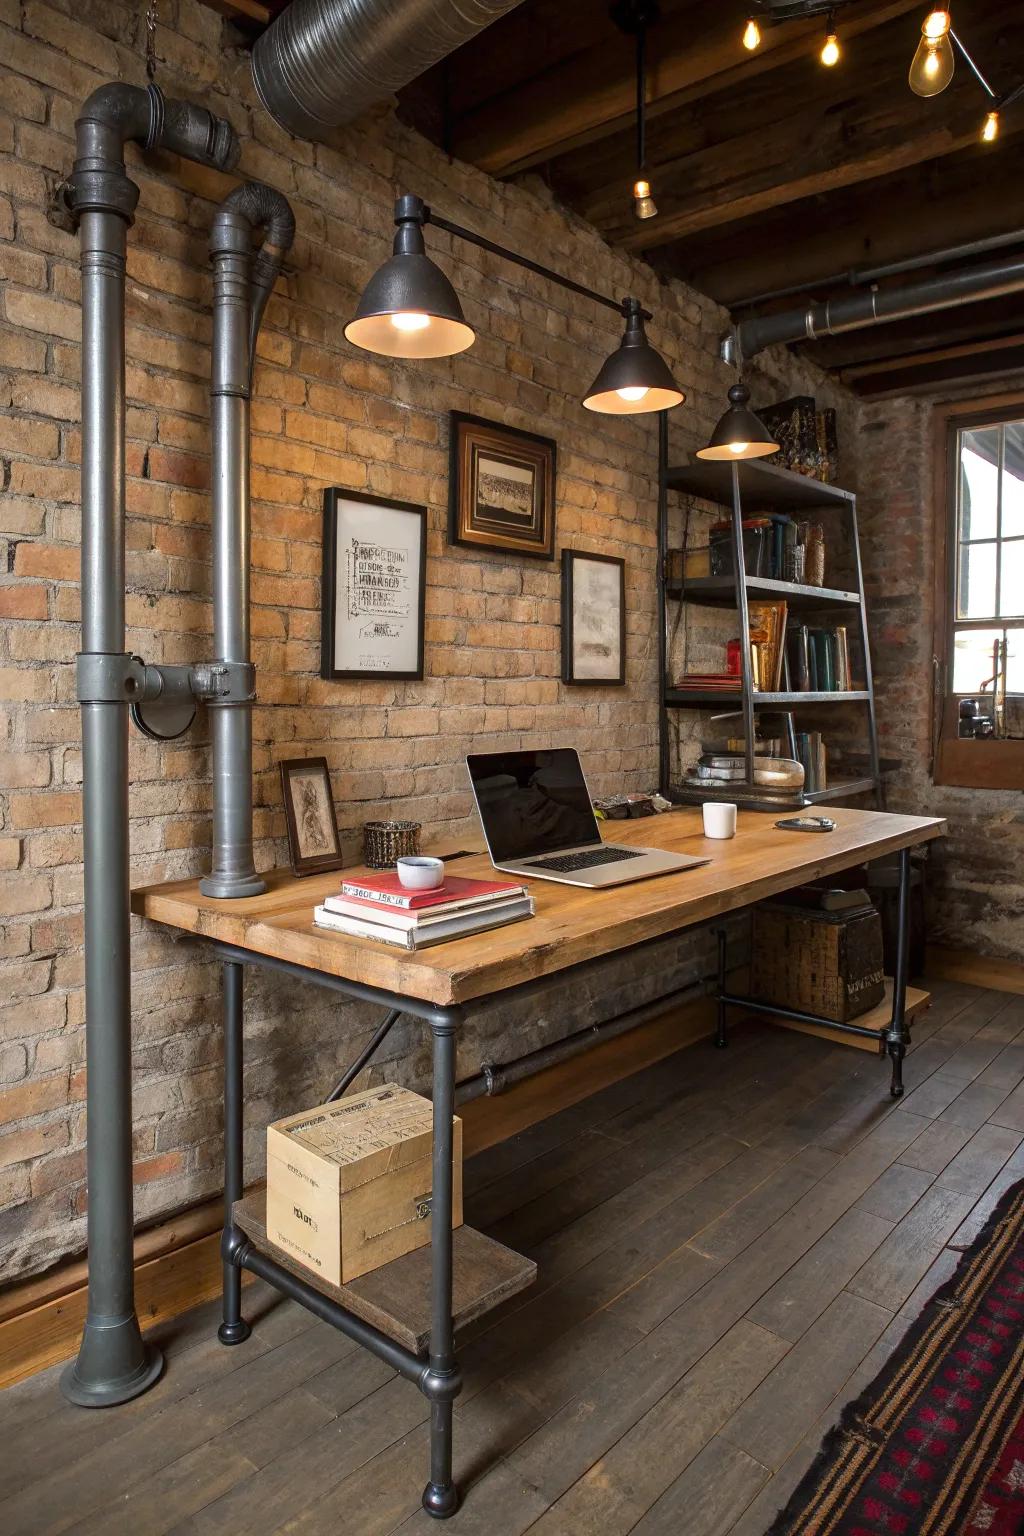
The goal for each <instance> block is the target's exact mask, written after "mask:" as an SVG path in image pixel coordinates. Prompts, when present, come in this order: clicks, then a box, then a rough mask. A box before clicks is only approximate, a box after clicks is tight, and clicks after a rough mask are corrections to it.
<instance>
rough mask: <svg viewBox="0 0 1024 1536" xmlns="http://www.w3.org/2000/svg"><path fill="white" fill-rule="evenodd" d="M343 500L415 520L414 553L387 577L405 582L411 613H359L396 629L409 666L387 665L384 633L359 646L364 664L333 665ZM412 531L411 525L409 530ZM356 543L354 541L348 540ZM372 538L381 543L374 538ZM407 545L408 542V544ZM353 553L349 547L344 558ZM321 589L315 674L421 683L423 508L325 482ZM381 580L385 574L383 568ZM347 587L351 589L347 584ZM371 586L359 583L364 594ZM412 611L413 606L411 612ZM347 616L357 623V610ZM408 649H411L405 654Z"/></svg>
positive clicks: (424, 572) (424, 577) (424, 563)
mask: <svg viewBox="0 0 1024 1536" xmlns="http://www.w3.org/2000/svg"><path fill="white" fill-rule="evenodd" d="M345 503H354V504H356V505H357V506H360V507H372V508H374V509H375V510H376V511H378V512H382V513H401V514H404V515H406V516H408V517H409V518H410V519H413V520H414V522H415V541H416V546H417V547H416V552H415V553H414V554H413V555H412V557H411V559H410V560H409V561H408V569H407V570H406V571H405V573H404V574H403V575H401V576H396V573H395V570H394V568H393V567H392V569H391V571H390V574H388V575H387V577H386V579H398V580H400V581H401V582H404V583H406V584H407V586H408V591H409V594H410V613H409V614H401V615H399V614H396V613H394V612H388V611H387V610H386V609H385V608H382V609H381V611H380V612H379V613H378V614H377V615H376V619H375V618H374V615H373V614H372V613H369V612H367V613H365V614H364V615H362V616H361V617H363V618H364V619H365V620H366V621H367V623H368V624H374V623H376V624H378V625H385V624H390V625H391V626H392V627H393V628H395V629H397V630H400V631H401V647H400V649H401V653H402V654H403V655H405V656H406V657H407V658H408V659H411V660H412V662H413V664H412V665H411V666H402V665H396V666H390V665H388V664H387V650H388V646H389V639H388V637H387V636H386V635H384V634H383V633H381V634H379V635H377V636H374V637H371V638H368V640H367V648H366V650H365V651H364V653H363V655H364V665H362V666H358V665H353V666H339V665H338V664H337V660H336V658H337V651H338V620H339V612H338V606H339V605H338V575H339V567H340V565H341V561H340V560H339V545H340V542H341V541H340V538H339V534H340V531H341V527H342V518H343V516H344V508H345ZM410 531H412V529H410ZM353 542H354V543H355V541H353ZM373 542H380V541H379V539H377V540H374V541H373ZM410 548H411V546H410ZM351 557H352V552H351V551H350V555H349V557H347V558H351ZM321 572H322V577H321V589H320V676H321V677H322V678H324V679H326V680H327V681H329V682H334V681H346V680H358V679H372V678H378V679H379V678H390V679H392V680H393V681H396V682H420V681H422V678H423V638H424V616H425V607H426V589H427V509H426V507H423V506H418V505H417V504H416V503H415V502H411V501H393V500H391V499H390V498H389V497H386V496H371V495H367V494H366V493H365V492H362V491H349V490H346V489H345V488H344V487H342V486H330V487H329V488H328V489H327V490H326V491H324V523H323V551H322V566H321ZM382 579H385V576H384V574H383V573H382ZM350 590H351V589H350ZM369 592H370V589H369V588H368V587H364V595H365V596H369ZM413 610H414V611H413ZM342 617H343V618H344V619H347V623H348V626H349V628H350V629H351V628H352V627H353V626H355V625H357V624H358V621H359V617H360V616H359V615H354V614H353V613H352V611H351V608H350V611H349V613H348V614H347V615H343V616H342ZM410 618H411V625H412V645H411V646H410V643H409V641H410V633H409V631H410ZM410 653H411V654H410ZM369 654H373V655H374V656H375V657H376V658H377V659H376V660H375V663H374V664H373V665H366V664H365V656H366V655H369ZM378 661H379V662H380V664H377V662H378Z"/></svg>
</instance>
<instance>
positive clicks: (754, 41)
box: [743, 16, 761, 53]
mask: <svg viewBox="0 0 1024 1536" xmlns="http://www.w3.org/2000/svg"><path fill="white" fill-rule="evenodd" d="M743 46H744V48H746V50H747V52H748V53H753V51H754V49H755V48H760V46H761V28H760V27H759V26H758V24H757V19H756V17H754V16H748V17H747V25H746V26H745V27H744V29H743Z"/></svg>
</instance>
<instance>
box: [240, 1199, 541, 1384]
mask: <svg viewBox="0 0 1024 1536" xmlns="http://www.w3.org/2000/svg"><path fill="white" fill-rule="evenodd" d="M232 1214H233V1216H234V1220H235V1225H236V1226H238V1227H240V1228H241V1229H242V1231H243V1232H244V1233H245V1235H246V1237H248V1238H249V1240H250V1242H252V1243H253V1244H254V1245H255V1246H256V1247H257V1248H258V1249H259V1251H260V1252H261V1253H265V1254H266V1255H267V1256H268V1257H269V1258H272V1259H274V1260H275V1261H276V1262H277V1263H278V1264H280V1265H281V1267H282V1268H283V1269H287V1270H289V1271H290V1272H291V1273H292V1274H293V1275H297V1276H298V1278H299V1279H300V1280H305V1282H306V1284H307V1285H313V1286H315V1287H316V1289H317V1290H318V1291H321V1292H322V1293H323V1294H324V1295H325V1296H329V1297H330V1298H331V1300H332V1301H336V1302H337V1303H338V1304H339V1306H342V1307H345V1308H346V1309H347V1310H348V1311H349V1312H353V1313H355V1315H356V1317H359V1318H362V1320H363V1322H364V1323H371V1324H372V1325H373V1327H374V1328H379V1329H380V1331H381V1333H386V1334H387V1336H388V1337H389V1338H391V1339H394V1340H395V1341H396V1342H397V1343H399V1344H403V1345H404V1346H405V1348H406V1349H411V1350H412V1351H413V1353H414V1354H417V1355H419V1354H422V1353H423V1351H424V1350H425V1349H426V1348H427V1345H428V1344H429V1342H430V1246H429V1244H428V1245H427V1246H426V1247H425V1248H417V1249H416V1251H415V1252H414V1253H407V1254H405V1255H404V1256H403V1257H402V1258H400V1259H394V1260H393V1261H392V1262H391V1263H390V1264H384V1265H382V1266H381V1268H380V1269H375V1270H371V1272H370V1273H369V1274H368V1275H361V1276H360V1277H359V1279H358V1280H353V1281H351V1282H350V1283H349V1284H348V1285H340V1286H339V1285H329V1284H327V1283H326V1282H325V1281H323V1280H321V1279H320V1277H319V1276H318V1275H315V1274H314V1273H313V1271H312V1270H309V1269H307V1268H306V1267H305V1265H303V1264H298V1263H296V1261H295V1260H294V1259H293V1258H292V1256H291V1255H290V1254H289V1253H286V1252H285V1251H284V1249H282V1248H278V1247H277V1246H276V1245H275V1244H274V1243H272V1242H270V1241H269V1240H268V1238H267V1196H266V1191H265V1190H262V1189H261V1190H254V1191H253V1192H252V1194H249V1195H246V1197H245V1198H244V1199H243V1200H238V1201H236V1202H235V1204H234V1206H233V1207H232ZM536 1278H537V1266H536V1264H535V1263H534V1262H533V1260H532V1259H527V1258H524V1257H523V1255H522V1254H519V1253H515V1252H514V1251H513V1250H512V1249H511V1248H506V1247H504V1245H503V1244H502V1243H496V1242H495V1241H494V1239H493V1238H490V1237H485V1236H484V1234H483V1233H482V1232H477V1231H476V1230H475V1228H473V1227H465V1226H463V1227H456V1228H455V1230H454V1232H453V1233H452V1315H453V1318H454V1321H455V1326H456V1328H459V1327H461V1326H462V1325H463V1324H464V1323H471V1322H472V1321H473V1320H474V1318H477V1317H481V1316H482V1315H483V1314H484V1313H485V1312H489V1311H490V1310H491V1309H492V1308H493V1307H496V1306H498V1305H499V1304H500V1303H501V1302H503V1301H505V1300H507V1299H508V1297H509V1296H515V1295H516V1293H517V1292H518V1291H525V1290H526V1288H527V1286H530V1285H532V1284H533V1282H534V1280H535V1279H536Z"/></svg>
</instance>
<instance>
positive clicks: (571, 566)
mask: <svg viewBox="0 0 1024 1536" xmlns="http://www.w3.org/2000/svg"><path fill="white" fill-rule="evenodd" d="M584 563H590V564H597V565H610V566H615V567H617V568H618V573H619V579H618V583H617V599H618V606H619V622H618V625H617V626H616V637H617V649H618V656H617V666H616V668H615V671H614V674H613V673H612V672H611V670H610V669H609V673H608V675H607V676H601V675H600V673H599V668H598V669H597V670H598V675H591V673H590V672H589V671H587V672H581V671H580V670H579V666H578V660H579V658H578V657H577V654H576V652H577V647H576V632H577V628H578V627H581V626H580V622H579V621H580V618H581V617H582V615H581V614H579V613H578V612H577V607H578V604H579V601H580V599H581V591H580V589H581V585H582V584H581V583H580V582H578V581H577V575H576V567H577V566H578V565H581V564H584ZM625 681H626V562H625V560H622V559H620V558H619V557H618V556H617V555H598V554H594V553H592V552H591V551H590V550H586V549H563V550H562V682H563V683H571V684H574V685H575V686H577V687H585V688H620V687H622V685H623V684H624V683H625Z"/></svg>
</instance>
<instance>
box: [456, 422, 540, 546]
mask: <svg viewBox="0 0 1024 1536" xmlns="http://www.w3.org/2000/svg"><path fill="white" fill-rule="evenodd" d="M448 537H449V540H450V541H451V543H453V544H468V545H470V546H471V547H472V548H474V549H502V550H507V551H509V553H511V554H517V555H535V556H536V557H537V558H538V559H540V560H553V559H554V558H555V444H554V442H553V441H552V439H551V438H550V437H538V436H537V435H536V434H535V433H533V432H520V431H518V430H517V429H516V428H515V427H503V426H502V425H501V423H500V422H496V421H483V420H481V418H480V417H479V416H463V415H462V414H461V413H460V412H459V411H452V413H451V416H450V469H449V477H448Z"/></svg>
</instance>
